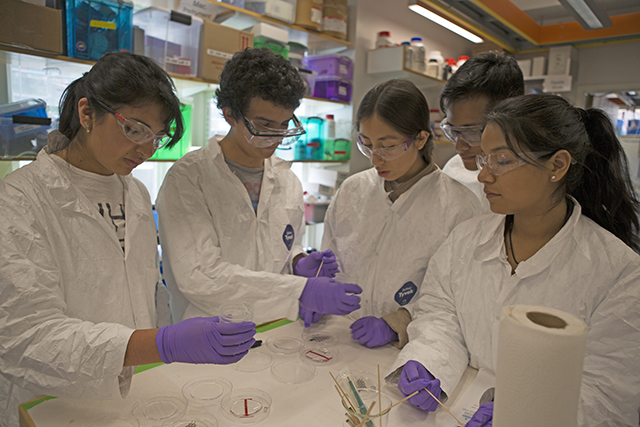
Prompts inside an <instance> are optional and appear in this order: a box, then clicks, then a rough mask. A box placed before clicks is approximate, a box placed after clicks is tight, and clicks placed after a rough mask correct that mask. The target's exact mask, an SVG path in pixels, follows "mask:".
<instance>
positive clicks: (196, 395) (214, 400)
mask: <svg viewBox="0 0 640 427" xmlns="http://www.w3.org/2000/svg"><path fill="white" fill-rule="evenodd" d="M232 388H233V386H232V385H231V382H229V380H227V379H225V378H221V377H206V378H197V379H194V380H191V381H189V382H188V383H186V384H185V385H184V387H182V395H183V396H184V397H185V399H187V402H189V406H216V405H220V402H221V401H222V398H223V397H225V396H226V395H227V394H229V392H230V391H231V389H232Z"/></svg>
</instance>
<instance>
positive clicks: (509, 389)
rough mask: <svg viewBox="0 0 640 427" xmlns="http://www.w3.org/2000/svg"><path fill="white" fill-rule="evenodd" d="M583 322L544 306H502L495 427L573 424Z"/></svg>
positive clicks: (564, 426)
mask: <svg viewBox="0 0 640 427" xmlns="http://www.w3.org/2000/svg"><path fill="white" fill-rule="evenodd" d="M586 342H587V325H586V324H585V323H584V322H583V321H582V320H581V319H579V318H577V317H575V316H573V315H571V314H569V313H565V312H563V311H561V310H556V309H553V308H548V307H539V306H531V305H516V306H511V307H505V308H504V310H503V317H502V319H501V321H500V327H499V333H498V355H497V361H496V396H495V406H494V414H493V426H494V427H514V426H518V427H541V426H544V427H556V426H557V427H575V426H576V425H577V415H578V400H579V396H580V383H581V380H582V364H583V360H584V352H585V346H586Z"/></svg>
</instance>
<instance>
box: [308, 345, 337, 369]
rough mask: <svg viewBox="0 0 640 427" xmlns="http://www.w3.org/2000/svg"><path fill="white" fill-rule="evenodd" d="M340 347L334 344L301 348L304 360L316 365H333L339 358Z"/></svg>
mask: <svg viewBox="0 0 640 427" xmlns="http://www.w3.org/2000/svg"><path fill="white" fill-rule="evenodd" d="M339 354H340V353H339V352H338V349H337V348H336V347H332V346H318V345H311V346H305V347H302V348H301V349H300V356H301V357H302V360H305V361H308V362H311V363H313V364H315V365H332V364H334V363H335V362H336V361H337V360H338V356H339Z"/></svg>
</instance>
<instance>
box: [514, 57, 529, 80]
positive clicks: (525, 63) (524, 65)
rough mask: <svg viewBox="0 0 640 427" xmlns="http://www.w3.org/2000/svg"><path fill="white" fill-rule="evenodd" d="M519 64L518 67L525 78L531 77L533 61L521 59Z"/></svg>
mask: <svg viewBox="0 0 640 427" xmlns="http://www.w3.org/2000/svg"><path fill="white" fill-rule="evenodd" d="M516 62H517V63H518V67H520V70H522V76H523V77H531V60H530V59H520V60H519V61H516Z"/></svg>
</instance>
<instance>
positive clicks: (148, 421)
mask: <svg viewBox="0 0 640 427" xmlns="http://www.w3.org/2000/svg"><path fill="white" fill-rule="evenodd" d="M186 409H187V402H186V401H185V400H184V399H183V398H182V396H177V395H176V396H174V395H169V396H156V397H152V398H149V399H145V400H141V401H139V402H136V403H135V404H134V405H133V409H132V410H131V411H132V413H133V416H134V417H136V419H137V420H138V422H139V423H140V425H141V426H148V425H162V423H163V422H164V421H166V420H167V419H169V418H172V417H178V416H180V415H182V413H184V411H185V410H186Z"/></svg>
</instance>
